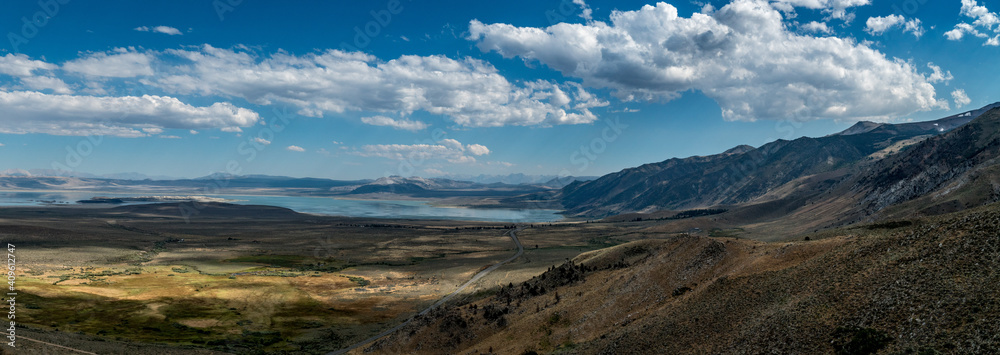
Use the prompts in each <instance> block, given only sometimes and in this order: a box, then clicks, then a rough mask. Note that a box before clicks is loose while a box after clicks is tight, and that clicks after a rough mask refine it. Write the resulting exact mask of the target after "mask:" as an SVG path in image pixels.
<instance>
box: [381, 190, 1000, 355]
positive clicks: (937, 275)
mask: <svg viewBox="0 0 1000 355" xmlns="http://www.w3.org/2000/svg"><path fill="white" fill-rule="evenodd" d="M997 235H1000V206H998V205H996V204H994V205H990V206H987V207H981V208H978V209H976V210H973V211H968V212H963V213H961V214H958V215H950V216H944V217H933V218H928V219H923V220H916V221H896V222H892V223H882V224H875V225H867V226H860V227H855V228H851V229H841V230H835V231H829V232H826V233H824V234H822V235H813V236H812V237H813V238H814V239H816V238H817V237H825V238H824V239H822V240H814V241H807V242H793V243H780V244H778V243H771V244H767V243H761V242H753V241H747V240H733V239H712V238H700V237H691V236H681V237H672V238H664V239H658V240H643V241H637V242H632V243H628V244H623V245H619V246H616V247H612V248H609V249H604V250H600V251H595V252H591V253H588V254H583V255H580V256H579V257H577V258H575V259H574V260H573V261H571V262H567V263H566V264H564V265H562V266H560V267H557V268H554V269H552V270H550V271H548V272H546V273H544V274H542V275H540V276H538V277H536V278H533V279H531V280H529V281H526V282H524V283H522V284H518V285H510V286H508V287H503V288H501V289H499V290H495V293H488V294H486V295H481V296H478V297H472V298H470V299H467V300H465V301H462V302H457V303H456V304H453V305H450V306H448V307H446V308H443V309H440V310H438V311H435V312H432V313H430V314H428V315H426V316H424V317H421V318H419V319H418V320H416V321H415V322H413V323H411V324H410V325H409V326H407V327H404V328H403V329H401V330H399V331H397V332H395V333H394V334H392V335H391V336H388V337H386V338H383V339H381V340H380V341H378V342H376V343H375V344H373V345H371V346H370V347H369V348H368V349H366V350H367V351H374V352H376V353H427V354H430V353H470V354H482V353H503V354H526V353H530V352H537V353H550V352H561V353H581V354H631V353H658V354H705V353H710V354H723V353H726V354H731V353H809V354H815V353H834V352H837V353H874V352H875V351H880V353H893V354H895V353H939V352H946V353H984V352H989V351H993V350H995V349H998V348H1000V298H997V297H996V291H997V286H996V285H998V284H1000V258H998V257H997V255H998V254H1000V249H998V248H1000V246H998V243H997V241H998V240H997Z"/></svg>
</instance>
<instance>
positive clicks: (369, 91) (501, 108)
mask: <svg viewBox="0 0 1000 355" xmlns="http://www.w3.org/2000/svg"><path fill="white" fill-rule="evenodd" d="M166 54H169V55H172V56H177V57H181V58H183V59H184V60H185V63H182V64H179V65H177V66H174V67H172V68H170V69H165V70H169V72H164V73H158V74H161V75H158V76H157V77H156V78H152V79H143V80H142V82H143V83H146V84H149V85H153V86H157V87H159V88H161V89H163V90H167V91H168V92H171V93H176V94H198V95H221V96H231V97H240V98H244V99H246V100H248V101H251V102H254V103H258V104H271V103H282V104H288V105H293V106H295V107H298V108H299V111H298V113H299V114H302V115H306V116H312V117H322V116H323V115H324V114H325V113H328V112H334V113H340V112H344V111H373V112H386V113H389V112H393V113H397V114H401V115H408V114H410V113H412V112H415V111H425V112H429V113H433V114H440V115H444V116H446V117H448V118H450V119H451V120H452V121H454V122H455V123H458V124H459V125H462V126H472V127H483V126H506V125H522V126H527V125H556V124H578V123H590V122H593V121H595V120H596V119H597V117H596V116H595V115H594V114H593V113H591V112H590V108H592V107H595V106H602V105H606V104H607V103H606V102H603V103H602V102H600V101H593V100H592V97H591V96H590V94H589V93H587V92H586V91H585V90H582V89H580V90H577V89H576V88H575V87H574V86H573V85H572V84H563V85H560V84H556V83H552V82H548V81H528V82H523V83H513V82H510V81H508V80H507V79H506V78H505V77H504V76H503V75H500V74H499V73H498V72H497V69H496V68H494V67H493V66H492V65H491V64H489V63H487V62H484V61H482V60H478V59H473V58H465V59H461V60H456V59H451V58H448V57H445V56H439V55H434V56H413V55H406V56H402V57H399V58H397V59H393V60H389V61H385V62H383V61H379V60H378V59H377V58H375V57H373V56H370V55H367V54H364V53H358V52H342V51H338V50H328V51H325V52H322V53H315V54H307V55H302V56H294V55H290V54H286V53H275V54H271V55H269V56H265V57H258V56H257V55H256V54H253V53H250V52H246V51H236V50H228V49H219V48H214V47H212V46H208V45H205V46H203V47H201V48H200V49H198V50H168V51H166ZM567 91H569V92H570V93H569V94H567V93H566V92H567Z"/></svg>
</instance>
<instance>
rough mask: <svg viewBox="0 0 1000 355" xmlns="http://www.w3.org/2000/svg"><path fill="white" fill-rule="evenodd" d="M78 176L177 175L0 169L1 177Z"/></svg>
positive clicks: (157, 177)
mask: <svg viewBox="0 0 1000 355" xmlns="http://www.w3.org/2000/svg"><path fill="white" fill-rule="evenodd" d="M13 176H20V177H53V176H60V177H77V178H91V179H109V180H174V179H177V178H175V177H170V176H163V175H145V174H140V173H117V174H104V175H95V174H88V173H84V172H77V171H66V170H55V169H27V170H25V169H7V170H0V177H13Z"/></svg>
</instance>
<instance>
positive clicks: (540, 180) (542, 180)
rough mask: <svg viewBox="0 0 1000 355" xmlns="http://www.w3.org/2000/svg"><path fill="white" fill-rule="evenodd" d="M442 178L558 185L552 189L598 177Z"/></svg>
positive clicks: (481, 182) (447, 176)
mask: <svg viewBox="0 0 1000 355" xmlns="http://www.w3.org/2000/svg"><path fill="white" fill-rule="evenodd" d="M443 177H444V178H447V179H453V180H461V181H471V182H476V183H480V184H495V183H502V184H508V185H520V184H526V185H545V186H553V185H559V186H554V187H563V186H565V185H567V184H569V183H571V182H573V181H589V180H594V179H597V178H598V177H599V176H559V175H525V174H522V173H514V174H507V175H485V174H480V175H445V176H443ZM562 182H565V183H562ZM560 184H561V185H560Z"/></svg>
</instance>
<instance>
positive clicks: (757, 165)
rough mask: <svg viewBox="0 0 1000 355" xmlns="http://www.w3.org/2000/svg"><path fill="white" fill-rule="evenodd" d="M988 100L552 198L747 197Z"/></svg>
mask: <svg viewBox="0 0 1000 355" xmlns="http://www.w3.org/2000/svg"><path fill="white" fill-rule="evenodd" d="M992 106H1000V103H998V104H993V105H990V106H987V107H984V108H983V109H979V110H975V111H969V112H966V113H962V114H959V115H953V116H949V117H945V118H942V119H940V120H936V121H928V122H917V123H906V124H880V125H879V124H859V125H855V126H854V127H851V128H849V129H847V130H845V131H844V132H841V133H840V134H835V135H831V136H826V137H819V138H808V137H802V138H799V139H796V140H793V141H786V140H777V141H774V142H771V143H768V144H765V145H763V146H761V147H760V148H757V149H752V148H749V147H737V148H734V149H731V150H729V151H727V152H725V153H722V154H718V155H712V156H704V157H702V156H697V157H690V158H684V159H677V158H674V159H669V160H666V161H663V162H660V163H653V164H646V165H643V166H640V167H636V168H630V169H625V170H622V171H620V172H617V173H612V174H609V175H605V176H603V177H601V178H599V179H597V180H594V181H588V182H577V183H573V184H570V185H568V186H566V187H564V188H563V189H562V191H561V194H560V195H559V196H558V198H559V199H560V200H561V202H562V204H563V205H564V206H565V207H566V209H567V213H568V214H570V215H576V216H588V217H593V216H607V215H613V214H621V213H629V212H646V211H654V210H659V209H691V208H703V207H708V206H714V205H722V204H741V203H748V202H753V201H754V200H755V199H757V198H760V197H761V196H764V195H765V194H767V193H768V192H769V191H771V190H773V189H775V188H778V187H780V186H782V185H784V184H786V183H789V182H791V181H794V180H796V179H800V178H803V177H806V176H810V175H814V174H820V173H825V172H831V171H835V170H838V169H842V168H851V167H854V166H855V165H856V164H857V163H859V162H866V161H868V160H874V159H878V158H881V157H884V156H886V155H890V153H892V152H898V151H900V150H903V149H904V148H905V147H906V146H908V145H912V144H914V143H917V142H919V141H922V140H923V139H925V138H926V137H930V136H932V135H938V134H941V133H943V132H948V131H949V130H951V129H953V128H954V127H958V126H960V125H962V124H965V123H966V122H969V121H970V120H972V119H973V118H974V117H976V115H977V114H978V113H981V112H984V111H985V109H987V108H989V107H992ZM887 151H888V152H887ZM883 207H884V206H883Z"/></svg>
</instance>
